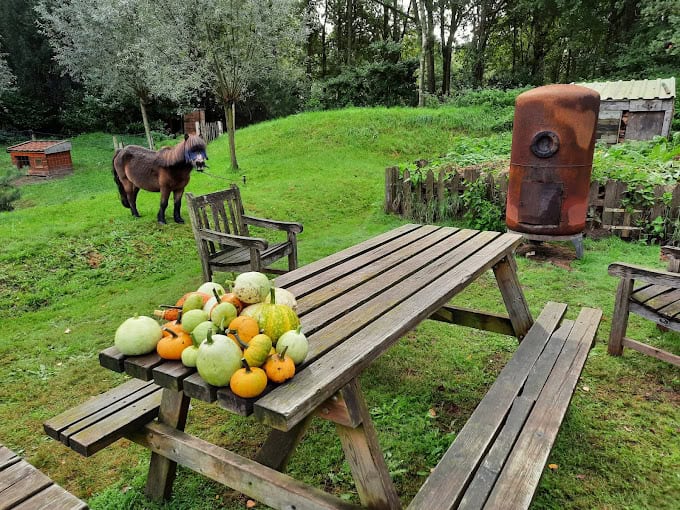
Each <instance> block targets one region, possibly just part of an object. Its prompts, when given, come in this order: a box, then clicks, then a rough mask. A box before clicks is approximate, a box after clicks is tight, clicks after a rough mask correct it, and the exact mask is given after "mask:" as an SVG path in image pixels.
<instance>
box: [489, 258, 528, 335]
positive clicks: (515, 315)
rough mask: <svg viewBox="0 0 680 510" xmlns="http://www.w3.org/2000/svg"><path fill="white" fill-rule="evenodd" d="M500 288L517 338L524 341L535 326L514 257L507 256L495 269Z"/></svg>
mask: <svg viewBox="0 0 680 510" xmlns="http://www.w3.org/2000/svg"><path fill="white" fill-rule="evenodd" d="M493 272H494V275H495V276H496V282H498V288H499V289H500V291H501V295H502V296H503V302H504V303H505V308H506V309H507V310H508V315H509V316H510V322H511V323H512V327H513V329H514V330H515V335H516V336H517V338H519V339H520V340H522V338H524V336H525V335H526V334H527V331H529V328H531V326H532V325H533V324H534V319H533V318H532V317H531V312H530V311H529V305H528V304H527V301H526V299H525V298H524V292H522V286H521V285H520V283H519V278H518V277H517V263H516V262H515V259H514V257H512V256H506V257H504V258H503V259H501V261H500V262H499V263H498V264H496V265H495V266H494V267H493Z"/></svg>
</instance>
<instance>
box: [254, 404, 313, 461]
mask: <svg viewBox="0 0 680 510" xmlns="http://www.w3.org/2000/svg"><path fill="white" fill-rule="evenodd" d="M312 418H313V415H311V414H310V415H309V416H307V418H305V419H304V420H302V421H301V422H300V423H298V424H297V425H295V426H294V427H293V428H292V429H290V430H289V431H286V432H283V431H281V430H276V429H272V430H271V431H270V432H269V435H268V436H267V439H266V440H265V442H264V443H263V444H262V446H261V447H260V449H259V450H258V451H257V453H256V454H255V458H254V460H255V462H259V463H260V464H262V465H263V466H267V467H270V468H272V469H275V470H276V471H281V472H283V470H284V469H285V467H286V465H287V464H288V460H289V459H290V457H291V456H292V455H293V452H294V451H295V448H296V447H297V445H298V444H299V442H300V441H301V440H302V437H303V436H304V434H305V432H306V431H307V427H308V426H309V422H310V421H311V420H312Z"/></svg>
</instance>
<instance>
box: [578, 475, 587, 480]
mask: <svg viewBox="0 0 680 510" xmlns="http://www.w3.org/2000/svg"><path fill="white" fill-rule="evenodd" d="M576 478H578V479H579V480H585V479H586V475H576Z"/></svg>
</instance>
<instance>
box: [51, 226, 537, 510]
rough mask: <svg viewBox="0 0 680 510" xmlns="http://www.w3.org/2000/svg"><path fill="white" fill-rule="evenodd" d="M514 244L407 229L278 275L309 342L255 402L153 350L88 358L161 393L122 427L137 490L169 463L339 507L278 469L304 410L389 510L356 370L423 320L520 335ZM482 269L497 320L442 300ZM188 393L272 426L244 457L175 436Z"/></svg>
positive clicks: (164, 480) (290, 501)
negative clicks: (143, 473)
mask: <svg viewBox="0 0 680 510" xmlns="http://www.w3.org/2000/svg"><path fill="white" fill-rule="evenodd" d="M521 241H522V237H521V236H520V235H516V234H507V233H505V234H502V233H498V232H485V231H476V230H468V229H457V228H451V227H439V226H431V225H413V224H409V225H404V226H401V227H399V228H396V229H394V230H391V231H389V232H386V233H384V234H381V235H378V236H376V237H374V238H372V239H369V240H367V241H364V242H362V243H359V244H357V245H355V246H352V247H350V248H347V249H345V250H342V251H340V252H338V253H335V254H333V255H330V256H328V257H326V258H323V259H321V260H318V261H316V262H314V263H311V264H309V265H306V266H304V267H301V268H299V269H297V270H294V271H292V272H289V273H286V274H284V275H282V276H279V277H278V278H276V280H275V284H276V286H277V287H283V288H286V289H288V290H290V291H291V292H293V294H295V296H297V301H298V313H299V316H300V319H301V323H302V326H303V331H304V332H305V334H306V335H307V337H308V339H309V344H310V349H309V354H308V356H307V358H306V360H305V362H304V363H303V364H302V366H301V367H299V368H298V372H297V373H296V375H295V377H294V378H293V379H292V380H290V381H288V382H287V383H285V384H282V385H280V386H270V387H268V388H267V391H266V393H265V394H264V395H263V396H260V397H258V398H255V399H243V398H239V397H236V396H235V395H234V394H233V393H232V392H231V391H230V390H229V388H215V387H212V386H210V385H208V384H206V383H205V382H204V381H203V380H202V379H201V378H200V376H199V375H198V373H197V372H195V370H194V369H190V368H186V367H184V366H183V365H182V364H181V363H180V362H173V361H164V360H162V359H160V358H159V357H158V356H157V355H156V354H150V355H147V356H137V357H127V358H126V357H125V356H123V355H121V354H120V353H119V352H117V351H116V349H115V348H109V349H106V350H105V351H103V352H102V353H100V362H101V364H102V365H103V366H105V367H107V368H110V369H112V370H116V371H119V372H123V371H125V372H126V373H128V374H130V375H132V376H133V377H135V378H137V379H141V380H142V381H151V380H153V382H154V383H155V384H156V385H158V386H160V387H161V388H162V390H159V392H161V393H162V394H161V396H160V410H159V411H158V421H148V418H146V421H147V422H148V423H146V424H145V425H143V426H142V427H139V425H138V424H137V427H138V428H136V429H134V430H131V431H128V432H126V434H125V435H126V437H128V438H129V439H132V440H133V441H135V442H137V443H139V444H142V445H144V446H145V447H147V448H149V449H150V450H151V451H152V452H153V453H152V459H151V465H150V470H149V477H148V481H147V490H146V492H147V495H149V496H150V497H153V498H156V499H159V498H163V497H168V496H169V495H170V493H171V488H172V481H173V478H174V471H175V467H176V463H180V464H182V465H184V466H187V467H189V468H190V469H193V470H195V471H197V472H199V473H202V474H204V475H206V476H208V477H210V478H212V479H214V480H217V481H219V482H221V483H224V484H226V485H228V486H230V487H231V488H233V489H235V490H237V491H239V492H242V493H244V494H246V495H248V496H249V497H252V498H254V499H257V500H259V501H261V502H263V503H265V504H267V505H270V506H272V507H275V508H295V509H297V510H300V509H302V508H312V509H318V508H344V507H350V506H351V505H349V504H348V503H347V502H344V501H341V500H340V499H338V498H336V497H334V496H332V495H330V494H327V493H325V492H323V491H321V490H319V489H316V488H313V487H310V486H308V485H306V484H303V483H301V482H299V481H297V480H295V479H293V478H292V477H290V476H288V475H286V474H284V473H282V472H281V471H282V469H283V467H284V466H285V464H286V461H287V459H288V458H289V457H290V455H291V454H292V452H293V450H294V449H295V447H296V445H297V444H298V441H299V440H300V439H301V436H302V434H303V433H304V430H305V427H306V425H307V423H308V422H309V420H310V419H311V418H312V417H314V416H316V417H320V418H323V419H328V420H331V421H333V422H335V423H336V425H337V427H336V429H337V433H338V435H339V438H340V440H341V442H342V446H343V450H344V452H345V456H346V459H347V461H348V463H349V465H350V468H351V471H352V475H353V478H354V480H355V483H356V487H357V491H358V494H359V497H360V500H361V503H362V505H364V506H368V507H371V508H399V507H400V506H401V503H400V501H399V496H398V494H397V492H396V490H395V488H394V486H393V484H392V481H391V479H390V476H389V473H388V469H387V466H386V463H385V460H384V458H383V454H382V452H381V450H380V446H379V444H378V440H377V434H376V430H375V428H374V426H373V423H372V421H371V418H370V415H369V413H368V407H367V405H366V402H365V400H364V397H363V395H362V392H361V388H360V386H359V382H358V380H359V376H360V375H361V373H362V372H363V371H364V370H365V369H366V368H367V367H368V366H369V365H370V364H371V363H372V362H373V361H374V360H375V359H377V358H378V357H379V356H380V355H381V354H383V353H384V352H385V351H386V350H387V349H388V348H389V347H390V346H392V345H393V344H394V343H395V342H396V341H397V340H399V338H401V337H402V336H403V335H404V334H405V333H407V332H408V331H410V330H412V329H413V328H415V327H416V326H417V325H418V324H419V323H420V322H422V321H423V320H424V319H428V318H431V319H436V320H441V321H447V322H451V323H457V324H464V325H468V326H474V327H478V328H481V329H487V330H491V331H497V332H501V333H506V334H514V335H515V336H517V337H518V338H519V339H521V338H523V337H524V336H525V335H526V334H527V332H528V331H529V329H530V328H531V326H532V324H533V319H532V316H531V313H530V312H529V308H528V306H527V303H526V300H525V298H524V295H523V293H522V289H521V287H520V284H519V281H518V278H517V273H516V266H515V262H514V258H513V253H514V250H515V248H516V247H517V246H518V245H519V243H520V242H521ZM487 270H493V272H494V275H495V277H496V281H497V284H498V288H499V289H500V292H501V295H502V297H503V300H504V303H505V306H506V308H507V311H508V315H507V316H502V315H499V314H494V313H483V312H480V311H476V310H469V309H462V308H457V307H454V306H451V305H450V304H449V301H450V300H451V298H453V297H454V296H456V295H457V294H458V293H459V292H461V291H462V290H463V289H465V288H466V287H467V286H468V285H470V284H471V283H472V282H474V281H475V280H476V279H477V278H478V277H480V276H481V275H482V274H483V273H485V272H486V271H487ZM140 384H142V383H140ZM149 388H150V387H149ZM144 391H152V390H150V389H148V388H147V389H146V390H144ZM147 398H148V397H147ZM192 398H194V399H200V400H203V401H207V402H215V403H216V404H217V405H219V406H220V407H222V408H224V409H226V410H227V411H230V412H233V413H236V414H240V415H252V416H254V418H255V419H256V420H258V421H260V422H262V423H264V424H266V425H268V426H270V427H272V431H271V434H270V435H269V437H268V439H267V440H266V441H265V443H264V444H263V446H262V447H261V449H260V450H259V452H258V453H257V455H256V456H255V459H254V460H250V459H246V458H244V457H242V456H240V455H237V454H235V453H233V452H230V451H228V450H226V449H224V448H221V447H218V446H216V445H213V444H211V443H209V442H207V441H204V440H202V439H199V438H197V437H194V436H192V435H189V434H187V433H185V432H183V429H184V425H185V423H186V418H187V413H188V412H189V402H190V399H192ZM156 405H158V404H157V403H156ZM62 440H63V437H62ZM72 447H73V446H72ZM83 448H84V449H85V450H87V448H88V445H85V446H84V447H83ZM93 451H96V450H94V446H93Z"/></svg>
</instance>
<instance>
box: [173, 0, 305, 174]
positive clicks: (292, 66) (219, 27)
mask: <svg viewBox="0 0 680 510" xmlns="http://www.w3.org/2000/svg"><path fill="white" fill-rule="evenodd" d="M165 3H166V7H167V8H168V10H169V11H170V12H174V13H180V12H182V13H183V14H182V18H183V19H184V23H183V24H181V25H178V26H177V27H176V30H177V31H178V32H179V33H181V34H182V35H181V36H180V37H181V38H182V41H181V42H180V44H183V45H187V46H191V47H192V50H193V51H194V54H193V57H192V59H193V62H194V65H195V73H196V74H195V75H194V76H195V78H196V80H199V79H200V80H202V81H204V82H205V83H206V85H207V86H208V88H210V89H211V91H212V92H213V93H214V94H215V96H216V97H217V98H219V100H220V102H221V105H222V107H223V109H224V115H225V117H226V125H227V132H228V136H229V149H230V158H231V167H232V168H233V169H238V161H237V159H236V142H235V136H234V127H235V122H234V111H235V105H236V104H237V103H238V102H239V101H243V100H244V99H245V98H246V97H248V96H249V95H250V94H251V93H252V90H253V85H254V84H256V83H258V82H259V81H264V80H266V79H267V78H268V77H270V76H272V75H273V74H274V73H284V74H288V75H290V74H292V73H302V72H303V69H302V66H301V65H300V64H301V60H302V59H301V58H300V57H301V48H302V46H303V42H304V39H305V23H304V20H303V16H302V15H301V14H300V10H299V9H298V5H297V4H298V2H296V1H295V0H193V1H192V2H186V1H184V0H166V2H165Z"/></svg>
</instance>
